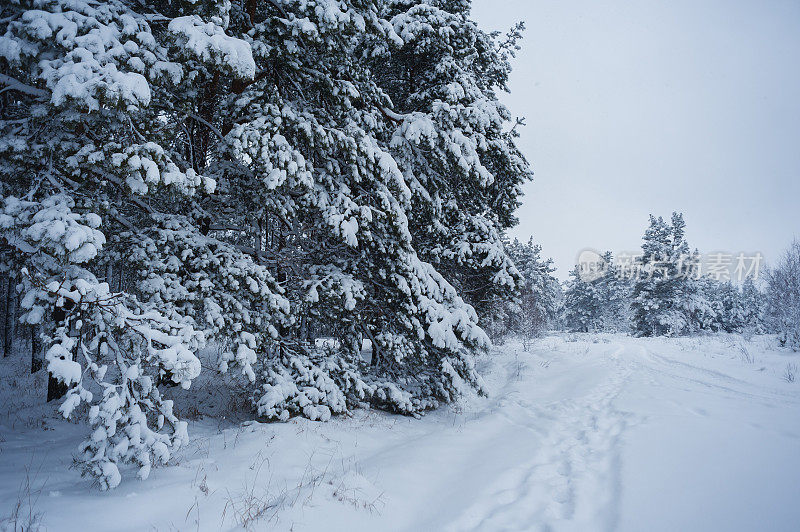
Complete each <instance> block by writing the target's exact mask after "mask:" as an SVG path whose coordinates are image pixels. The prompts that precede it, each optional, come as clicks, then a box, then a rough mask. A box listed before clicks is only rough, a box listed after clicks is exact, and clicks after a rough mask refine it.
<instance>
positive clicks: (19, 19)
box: [0, 0, 269, 488]
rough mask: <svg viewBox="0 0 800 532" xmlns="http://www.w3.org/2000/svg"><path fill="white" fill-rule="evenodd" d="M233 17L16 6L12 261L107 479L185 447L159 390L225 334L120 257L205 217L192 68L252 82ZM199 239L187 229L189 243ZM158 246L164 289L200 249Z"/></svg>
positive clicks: (209, 184) (6, 201)
mask: <svg viewBox="0 0 800 532" xmlns="http://www.w3.org/2000/svg"><path fill="white" fill-rule="evenodd" d="M165 7H170V6H165ZM226 10H227V4H226V3H225V2H219V3H214V2H203V3H200V4H199V5H197V6H194V7H193V8H192V9H191V11H192V12H194V11H197V12H201V13H203V15H204V16H206V17H207V19H202V18H201V17H200V16H198V15H197V14H185V13H182V12H181V11H182V10H181V9H180V8H179V7H175V6H173V12H172V13H170V14H169V15H170V16H167V15H165V14H163V13H159V12H157V11H156V10H155V9H154V6H152V5H147V4H146V3H139V2H131V3H126V2H124V1H115V0H112V1H109V2H103V3H97V2H90V1H86V2H84V1H82V0H77V1H62V0H30V1H22V2H19V3H12V4H4V5H3V7H2V21H3V22H2V30H0V33H2V37H0V57H1V59H0V61H2V63H3V65H4V68H3V71H4V73H3V74H2V75H0V84H2V85H3V86H4V89H3V91H2V92H3V94H2V107H1V108H0V109H1V110H0V113H1V114H2V116H0V173H2V175H3V179H2V185H0V186H1V187H2V190H0V192H2V209H1V210H2V214H0V237H2V238H1V239H0V241H2V252H1V253H2V261H3V263H4V264H6V265H10V267H11V268H12V269H15V270H17V271H19V272H20V274H21V281H22V282H21V283H19V286H18V288H19V289H20V290H21V293H22V299H21V301H22V310H23V311H24V312H23V313H22V315H21V321H23V322H24V323H28V324H36V325H37V327H38V328H39V330H40V331H41V333H42V334H41V337H42V339H43V340H44V343H45V348H46V352H47V354H46V362H47V369H48V371H49V372H50V374H51V375H52V376H53V378H55V379H57V380H58V381H59V382H61V383H62V384H63V385H66V387H68V388H69V391H68V392H67V395H66V398H65V400H64V403H63V404H62V406H61V412H62V413H63V414H64V416H67V417H68V416H70V415H72V414H73V413H76V412H86V413H87V414H88V420H89V421H90V423H91V424H92V427H93V431H92V434H91V437H90V438H89V439H87V441H86V442H85V443H84V444H83V445H82V448H81V451H80V453H79V456H78V460H79V463H80V464H81V466H82V468H83V470H84V472H85V473H87V474H89V475H92V476H94V477H95V478H96V480H97V482H98V484H99V485H100V487H102V488H110V487H114V486H116V485H117V484H118V483H119V481H120V473H119V468H118V464H121V463H133V464H136V465H137V466H138V467H139V476H140V477H142V478H144V477H146V476H147V475H148V474H149V471H150V468H151V467H152V466H153V465H155V464H158V463H163V462H165V461H166V460H168V459H169V456H170V451H171V450H172V449H173V448H174V447H176V446H178V445H180V444H181V443H183V442H184V441H185V440H186V437H187V436H186V424H185V423H183V422H181V421H179V420H178V419H177V418H176V416H175V415H174V414H173V412H172V403H171V401H169V400H165V399H164V398H163V397H162V394H161V391H160V390H159V388H158V386H157V383H158V382H159V381H162V380H168V381H172V382H174V383H177V384H180V385H182V386H183V387H189V385H190V384H191V381H192V380H193V379H194V378H195V377H196V376H197V375H198V374H199V372H200V363H199V360H198V359H197V357H196V356H195V352H196V351H197V350H198V349H199V348H200V347H202V346H203V345H204V343H205V342H206V341H207V340H208V339H213V334H211V335H208V334H206V333H207V332H213V331H209V327H208V326H207V324H206V323H204V322H203V319H202V318H201V317H200V316H197V315H193V314H192V313H190V312H186V309H185V308H182V307H181V306H179V305H176V301H175V299H174V298H173V299H169V298H161V299H158V298H154V297H150V293H148V291H147V290H145V289H144V285H142V284H141V283H138V282H136V281H134V280H131V279H127V278H125V277H124V276H123V275H122V272H121V271H120V269H119V266H120V261H119V259H120V257H121V256H122V254H123V253H124V251H125V250H126V248H127V245H128V244H129V243H130V242H131V241H136V242H138V240H139V238H140V236H141V235H142V233H143V232H146V231H148V230H149V228H151V227H153V226H155V225H157V224H159V223H161V221H162V220H164V219H166V218H173V217H174V215H172V214H166V213H173V212H191V211H192V206H193V205H195V204H196V202H197V201H198V199H199V197H200V196H204V195H206V194H209V193H211V192H213V190H214V186H215V183H214V180H213V179H210V178H207V177H204V176H203V175H201V174H199V173H198V172H197V171H196V170H197V169H200V168H202V167H203V166H204V165H203V164H201V163H196V162H195V161H193V160H192V158H187V157H186V154H187V153H188V152H192V150H191V149H186V148H185V145H184V142H185V141H186V137H184V136H182V135H181V131H182V130H183V129H184V128H185V126H186V120H187V119H188V117H189V115H190V114H191V113H192V109H193V107H194V106H195V99H196V93H195V92H193V90H191V89H192V88H193V87H194V86H195V83H196V81H197V79H196V76H197V71H196V70H195V68H193V67H195V66H198V65H204V68H211V69H215V68H218V69H221V70H224V71H226V72H228V73H230V75H232V76H235V77H243V78H248V77H252V76H253V75H254V63H253V59H252V56H251V54H250V49H249V46H248V45H247V43H245V42H243V41H241V40H238V39H233V38H230V37H228V36H226V35H225V33H224V26H225V24H226V21H227V14H226ZM187 58H193V60H194V61H195V62H194V63H187ZM161 213H165V214H161ZM174 218H176V219H181V218H180V217H174ZM197 233H198V230H197V229H196V228H195V227H194V226H193V225H191V224H186V225H185V231H184V233H183V234H182V237H190V236H191V235H192V234H197ZM124 234H129V235H133V238H132V239H125V238H123V237H122V235H124ZM149 253H150V255H149V256H147V257H146V259H145V260H144V261H143V262H142V263H141V264H137V265H136V266H137V267H138V268H139V271H138V275H139V277H140V278H141V279H145V280H146V281H145V282H146V283H150V285H152V286H155V285H158V284H159V283H162V282H164V281H165V279H164V278H163V277H159V276H158V273H155V274H154V273H153V263H159V262H162V263H169V269H170V271H173V272H174V271H179V270H180V269H181V261H182V260H184V259H185V258H186V257H185V255H178V256H175V255H172V254H171V252H170V250H165V249H163V248H160V247H158V246H154V247H153V248H152V249H151V250H150V251H149ZM223 275H224V274H223ZM214 280H215V281H217V280H218V279H214ZM191 282H193V280H192V281H191ZM191 282H190V283H191ZM266 282H267V283H269V280H268V279H267V281H266ZM112 287H116V288H120V287H122V288H123V289H122V290H118V289H114V288H112ZM173 288H174V287H173ZM179 288H180V289H184V290H185V291H188V292H192V291H193V289H192V287H191V284H190V285H188V286H181V287H179ZM206 288H208V287H206ZM194 292H195V294H196V290H195V291H194ZM184 299H187V298H186V297H184ZM180 303H181V304H182V303H183V301H181V302H180ZM259 304H260V303H259ZM201 306H202V303H201ZM198 318H200V319H198ZM83 404H85V405H86V406H87V407H88V408H85V409H78V407H79V406H80V405H83Z"/></svg>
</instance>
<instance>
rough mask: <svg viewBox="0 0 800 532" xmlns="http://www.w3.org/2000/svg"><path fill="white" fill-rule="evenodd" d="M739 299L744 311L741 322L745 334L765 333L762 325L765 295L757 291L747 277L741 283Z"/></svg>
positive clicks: (753, 283)
mask: <svg viewBox="0 0 800 532" xmlns="http://www.w3.org/2000/svg"><path fill="white" fill-rule="evenodd" d="M741 297H742V308H743V311H744V316H743V318H742V321H743V323H744V330H745V332H749V333H752V334H760V333H764V332H766V327H765V324H764V310H765V309H764V307H765V305H766V299H765V295H764V293H763V292H762V291H761V290H759V289H758V287H757V286H756V283H755V281H753V279H752V277H748V278H747V279H745V281H744V283H742V292H741Z"/></svg>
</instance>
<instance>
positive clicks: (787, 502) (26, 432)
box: [0, 335, 800, 531]
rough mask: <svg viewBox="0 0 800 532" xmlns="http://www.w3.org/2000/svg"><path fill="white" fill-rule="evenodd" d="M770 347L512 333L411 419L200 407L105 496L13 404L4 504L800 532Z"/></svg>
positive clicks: (304, 526)
mask: <svg viewBox="0 0 800 532" xmlns="http://www.w3.org/2000/svg"><path fill="white" fill-rule="evenodd" d="M773 345H774V339H772V338H769V337H756V338H754V339H752V340H744V339H742V338H741V337H738V336H714V337H705V338H685V339H633V338H629V337H625V336H621V335H597V336H592V335H561V336H552V337H548V338H544V339H541V340H539V341H537V342H536V344H535V345H534V347H533V348H531V349H530V350H529V351H525V350H523V348H522V347H521V346H520V345H519V344H516V343H510V344H507V345H505V346H501V347H498V348H497V349H496V350H495V351H494V352H493V353H492V354H491V355H489V356H486V357H483V358H481V360H480V361H479V367H480V370H481V373H482V374H483V376H484V379H485V381H486V387H487V390H488V392H489V394H488V397H477V396H476V397H468V398H465V399H464V400H462V401H461V402H460V403H459V404H457V405H453V406H451V407H445V408H441V409H440V410H438V411H435V412H432V413H430V414H428V415H426V416H424V417H423V418H422V419H418V420H417V419H410V418H404V417H400V416H392V415H387V414H382V413H376V412H372V411H358V412H356V413H355V414H354V415H353V416H352V417H349V418H338V419H334V420H332V421H329V422H327V423H318V422H310V421H307V420H302V419H296V420H292V421H290V422H288V423H276V424H255V423H250V424H241V423H232V422H230V421H225V420H220V419H219V418H210V417H206V418H201V419H198V420H196V421H194V422H192V424H191V427H190V431H191V432H190V433H191V435H192V440H193V441H192V444H191V445H190V446H189V447H188V448H185V449H184V450H183V451H182V452H181V453H180V455H179V457H178V458H177V460H175V465H174V466H172V467H167V468H160V469H158V470H154V471H153V473H152V474H151V476H150V479H149V480H147V481H145V482H140V481H137V480H133V479H132V475H128V476H127V477H126V479H125V480H124V481H123V483H122V485H120V486H119V488H117V489H116V490H113V491H111V492H102V493H101V492H97V491H94V490H92V489H91V486H90V483H89V481H87V480H84V479H81V478H80V477H79V476H78V474H77V473H76V472H75V471H73V470H69V469H67V466H68V464H69V462H70V460H71V458H70V454H71V451H72V450H73V449H74V447H75V446H76V445H77V443H78V441H79V440H80V439H81V438H82V437H83V435H84V429H83V428H82V427H78V426H75V425H71V424H68V423H65V422H63V421H57V420H56V419H55V417H49V418H47V419H46V421H45V422H44V423H42V422H41V421H39V422H38V423H33V422H32V421H28V420H29V419H34V418H35V417H34V416H29V417H26V412H28V411H30V410H31V409H35V407H32V406H30V405H27V404H24V401H21V402H20V403H19V404H17V403H13V401H12V402H11V403H10V404H9V403H7V404H6V405H4V406H3V408H2V409H0V423H2V424H0V516H8V515H10V514H11V513H12V511H13V510H14V507H15V506H17V504H18V503H19V511H18V514H19V519H20V520H21V521H23V522H25V521H26V520H27V519H30V517H31V515H33V516H34V517H36V518H38V520H39V522H40V523H41V524H42V525H43V526H44V527H46V528H47V529H49V530H81V531H83V530H92V529H102V530H148V529H157V530H170V529H177V530H196V529H200V530H218V529H235V528H246V529H253V530H264V529H273V528H274V529H278V530H290V529H291V530H538V529H542V530H551V529H552V530H665V531H666V530H670V531H672V530H684V531H687V530H726V531H727V530H797V529H798V527H800V504H798V502H800V382H789V379H787V375H786V372H787V367H791V365H793V364H794V365H797V362H798V361H800V357H798V356H797V355H796V354H793V353H790V352H788V351H784V350H780V349H777V348H775V347H773ZM795 371H796V370H795ZM6 375H7V374H6ZM20 379H22V377H20ZM3 380H4V384H3V386H4V389H3V390H0V391H2V392H5V393H6V394H8V391H9V390H10V389H11V387H12V386H13V382H14V380H13V379H11V378H8V376H7V377H6V378H4V379H3ZM797 380H798V381H800V375H798V378H797ZM23 396H24V393H22V392H20V393H18V394H17V397H23ZM39 408H41V407H39Z"/></svg>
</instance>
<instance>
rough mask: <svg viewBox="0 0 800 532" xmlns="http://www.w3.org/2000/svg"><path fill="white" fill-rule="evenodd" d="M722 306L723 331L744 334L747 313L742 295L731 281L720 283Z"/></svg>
mask: <svg viewBox="0 0 800 532" xmlns="http://www.w3.org/2000/svg"><path fill="white" fill-rule="evenodd" d="M718 290H719V293H720V303H721V304H722V324H721V325H722V330H724V331H726V332H742V331H743V330H744V328H745V319H746V311H745V306H744V301H743V298H742V293H741V291H740V290H739V287H738V286H735V285H734V284H733V283H732V282H731V281H726V282H724V283H723V282H720V283H719V289H718Z"/></svg>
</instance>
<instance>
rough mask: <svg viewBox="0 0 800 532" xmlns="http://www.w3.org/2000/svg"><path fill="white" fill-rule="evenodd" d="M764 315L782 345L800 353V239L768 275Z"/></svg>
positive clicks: (794, 242)
mask: <svg viewBox="0 0 800 532" xmlns="http://www.w3.org/2000/svg"><path fill="white" fill-rule="evenodd" d="M765 316H766V320H767V323H768V324H769V327H770V329H771V330H772V331H774V332H775V333H777V334H778V340H779V342H780V343H781V345H784V346H786V347H789V348H791V349H793V350H795V351H798V350H800V240H794V241H793V242H792V243H791V245H790V246H789V248H788V249H787V250H786V252H785V253H784V254H783V256H781V258H780V260H778V262H777V264H776V265H775V266H774V267H772V268H771V269H770V270H769V271H768V272H767V295H766V308H765Z"/></svg>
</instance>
